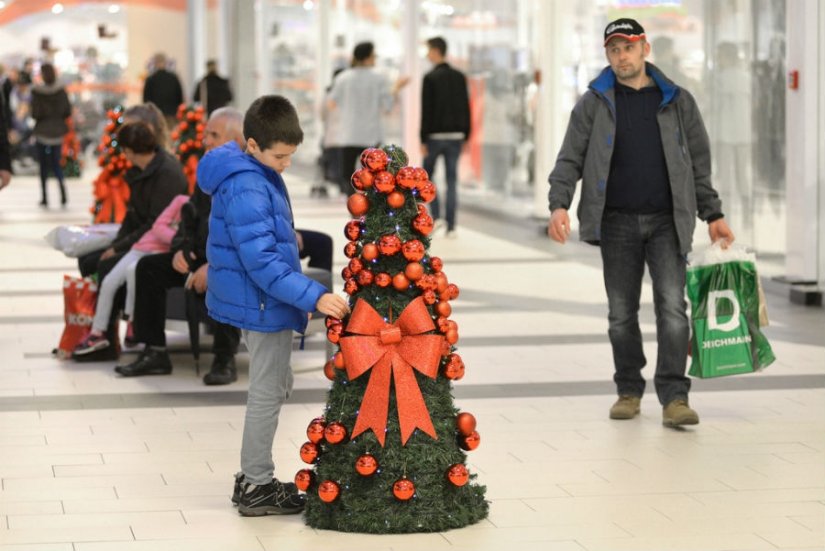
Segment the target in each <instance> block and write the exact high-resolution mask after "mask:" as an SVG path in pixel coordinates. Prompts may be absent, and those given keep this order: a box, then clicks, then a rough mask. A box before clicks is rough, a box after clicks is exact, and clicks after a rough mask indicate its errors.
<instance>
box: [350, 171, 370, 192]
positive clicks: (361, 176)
mask: <svg viewBox="0 0 825 551" xmlns="http://www.w3.org/2000/svg"><path fill="white" fill-rule="evenodd" d="M374 180H375V176H374V175H373V173H372V172H370V171H369V170H367V169H364V168H359V169H358V170H356V171H355V172H353V173H352V178H350V183H351V184H352V187H354V188H355V189H357V190H359V191H364V190H366V189H369V188H371V187H372V184H373V181H374Z"/></svg>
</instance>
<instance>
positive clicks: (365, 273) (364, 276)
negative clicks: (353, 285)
mask: <svg viewBox="0 0 825 551" xmlns="http://www.w3.org/2000/svg"><path fill="white" fill-rule="evenodd" d="M355 279H356V280H357V281H358V285H360V286H361V287H366V286H367V285H371V284H372V282H373V280H374V279H375V277H374V276H373V273H372V272H371V271H369V270H361V271H360V272H358V276H357V277H356V278H355Z"/></svg>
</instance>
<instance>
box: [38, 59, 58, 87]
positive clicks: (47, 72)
mask: <svg viewBox="0 0 825 551" xmlns="http://www.w3.org/2000/svg"><path fill="white" fill-rule="evenodd" d="M40 76H42V77H43V82H45V83H46V84H48V85H49V86H51V85H52V84H54V83H55V81H56V80H57V72H56V71H55V70H54V65H52V64H51V63H44V64H43V65H41V66H40Z"/></svg>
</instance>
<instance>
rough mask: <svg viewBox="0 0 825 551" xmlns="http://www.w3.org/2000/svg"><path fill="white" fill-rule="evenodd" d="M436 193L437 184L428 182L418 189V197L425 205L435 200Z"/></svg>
mask: <svg viewBox="0 0 825 551" xmlns="http://www.w3.org/2000/svg"><path fill="white" fill-rule="evenodd" d="M435 192H436V189H435V184H433V183H432V182H426V183H424V185H422V186H421V187H420V188H419V189H418V196H419V197H421V200H422V201H424V202H425V203H429V202H430V201H432V200H433V199H435Z"/></svg>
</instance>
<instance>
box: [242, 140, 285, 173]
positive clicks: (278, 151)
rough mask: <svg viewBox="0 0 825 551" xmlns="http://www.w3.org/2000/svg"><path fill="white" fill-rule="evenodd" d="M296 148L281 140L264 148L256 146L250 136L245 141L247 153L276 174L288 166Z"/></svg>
mask: <svg viewBox="0 0 825 551" xmlns="http://www.w3.org/2000/svg"><path fill="white" fill-rule="evenodd" d="M297 150H298V146H297V145H289V144H285V143H283V142H275V143H274V144H272V145H271V146H269V147H268V148H266V149H261V148H260V147H258V143H257V142H256V141H255V140H254V139H252V138H249V139H248V140H247V142H246V151H247V153H249V154H250V155H252V156H253V157H255V158H256V159H257V160H258V162H260V163H261V164H263V165H266V166H268V167H269V168H271V169H272V170H274V171H275V172H277V173H278V174H281V173H283V171H284V170H286V169H287V168H289V165H291V164H292V156H293V155H294V154H295V152H296V151H297Z"/></svg>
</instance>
